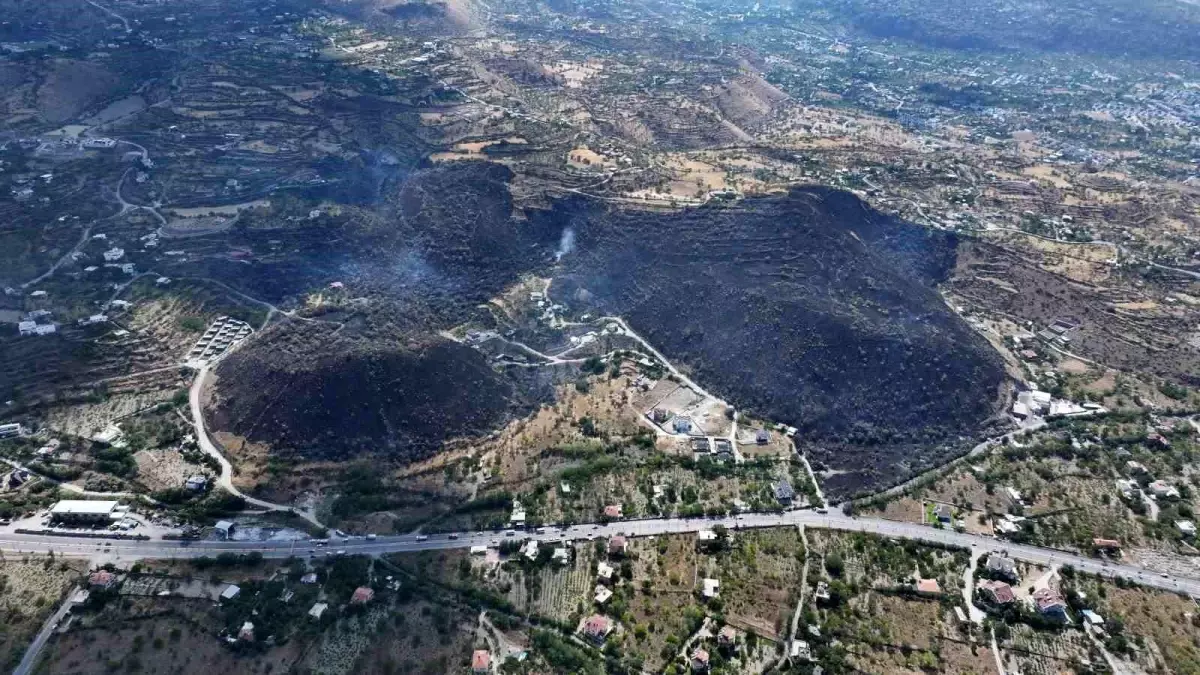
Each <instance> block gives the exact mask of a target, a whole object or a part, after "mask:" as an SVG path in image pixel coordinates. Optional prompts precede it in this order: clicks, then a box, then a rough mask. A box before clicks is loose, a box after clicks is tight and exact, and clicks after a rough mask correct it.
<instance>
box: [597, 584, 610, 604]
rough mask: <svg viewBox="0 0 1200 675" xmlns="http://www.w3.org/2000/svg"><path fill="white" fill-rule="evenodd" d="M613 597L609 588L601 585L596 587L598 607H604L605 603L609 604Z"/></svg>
mask: <svg viewBox="0 0 1200 675" xmlns="http://www.w3.org/2000/svg"><path fill="white" fill-rule="evenodd" d="M612 595H613V592H612V591H611V590H609V589H608V587H606V586H600V585H597V586H596V595H595V600H596V604H597V605H603V604H604V603H606V602H608V600H609V598H611V597H612Z"/></svg>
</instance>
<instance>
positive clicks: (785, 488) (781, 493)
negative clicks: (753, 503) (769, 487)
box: [775, 480, 796, 506]
mask: <svg viewBox="0 0 1200 675" xmlns="http://www.w3.org/2000/svg"><path fill="white" fill-rule="evenodd" d="M795 498H796V491H795V490H793V489H792V484H791V483H789V482H787V481H786V480H781V481H779V482H778V483H776V484H775V501H777V502H779V503H780V504H783V505H784V506H790V505H791V503H792V500H793V499H795Z"/></svg>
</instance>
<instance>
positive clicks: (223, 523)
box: [214, 520, 237, 539]
mask: <svg viewBox="0 0 1200 675" xmlns="http://www.w3.org/2000/svg"><path fill="white" fill-rule="evenodd" d="M236 527H237V525H235V524H234V523H233V522H231V521H228V520H218V521H217V524H216V525H215V526H214V528H215V529H216V531H217V532H220V533H221V536H222V537H223V538H224V539H229V538H230V537H232V536H233V530H234V529H235V528H236Z"/></svg>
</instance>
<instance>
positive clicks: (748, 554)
mask: <svg viewBox="0 0 1200 675" xmlns="http://www.w3.org/2000/svg"><path fill="white" fill-rule="evenodd" d="M803 566H804V544H803V542H802V541H801V539H800V533H799V531H797V530H795V529H792V528H776V529H770V530H753V531H745V532H737V533H735V534H732V535H731V541H730V544H729V546H728V548H727V549H726V550H723V551H719V552H717V553H715V554H713V555H705V556H703V557H702V559H701V561H700V568H699V570H698V572H697V574H698V576H700V577H701V578H704V577H709V578H715V579H719V580H720V582H721V588H720V598H721V604H722V606H723V610H724V613H725V620H726V621H727V622H728V623H730V624H732V625H733V626H735V627H737V628H740V629H743V630H753V631H754V632H756V633H757V634H759V635H762V636H765V637H770V638H773V639H777V638H778V637H779V636H780V635H782V634H783V628H784V626H785V624H786V623H787V621H789V620H790V618H791V615H792V611H793V610H794V609H795V606H796V599H797V597H798V594H799V591H800V576H801V571H802V569H803Z"/></svg>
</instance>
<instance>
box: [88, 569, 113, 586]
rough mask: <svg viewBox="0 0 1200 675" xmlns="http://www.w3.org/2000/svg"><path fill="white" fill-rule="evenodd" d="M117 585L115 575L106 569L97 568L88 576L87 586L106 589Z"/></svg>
mask: <svg viewBox="0 0 1200 675" xmlns="http://www.w3.org/2000/svg"><path fill="white" fill-rule="evenodd" d="M116 585H117V575H115V574H113V573H112V572H109V571H108V570H97V571H95V572H92V574H91V576H89V577H88V586H90V587H92V588H99V589H100V590H104V591H107V590H108V589H110V588H112V587H113V586H116Z"/></svg>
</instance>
